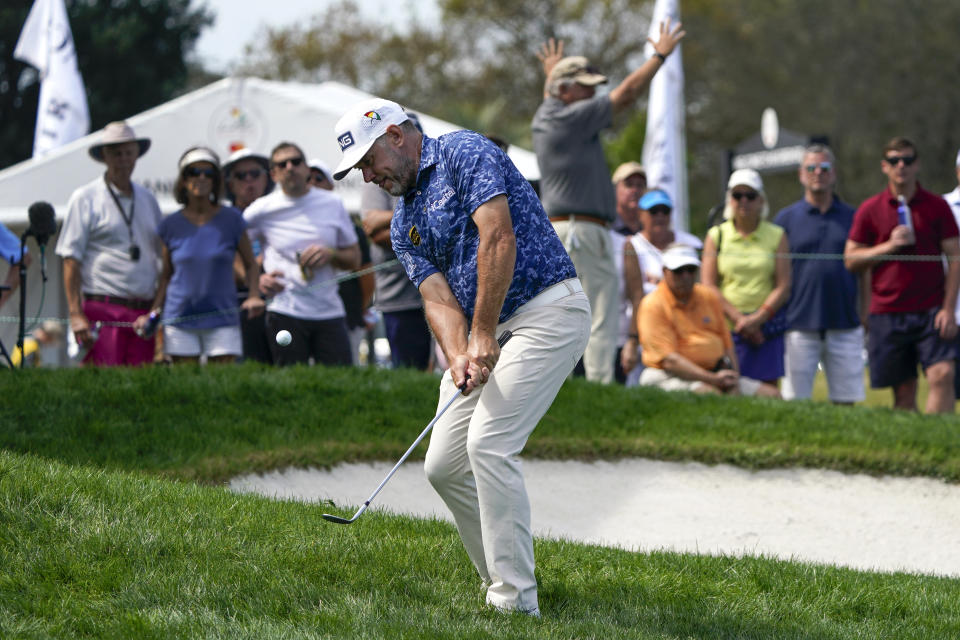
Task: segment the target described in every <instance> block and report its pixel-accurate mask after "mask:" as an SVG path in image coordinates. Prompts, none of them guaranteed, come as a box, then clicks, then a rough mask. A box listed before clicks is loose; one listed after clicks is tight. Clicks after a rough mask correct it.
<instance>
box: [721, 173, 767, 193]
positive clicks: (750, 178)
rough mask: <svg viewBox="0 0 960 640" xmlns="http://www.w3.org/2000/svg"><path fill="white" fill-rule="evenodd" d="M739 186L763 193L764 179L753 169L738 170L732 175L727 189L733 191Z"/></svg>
mask: <svg viewBox="0 0 960 640" xmlns="http://www.w3.org/2000/svg"><path fill="white" fill-rule="evenodd" d="M739 185H743V186H745V187H750V188H751V189H753V190H754V191H757V192H759V193H763V178H761V177H760V174H759V173H757V172H756V171H755V170H753V169H737V170H736V171H734V172H733V173H731V174H730V179H729V180H727V189H733V188H734V187H736V186H739Z"/></svg>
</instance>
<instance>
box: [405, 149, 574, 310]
mask: <svg viewBox="0 0 960 640" xmlns="http://www.w3.org/2000/svg"><path fill="white" fill-rule="evenodd" d="M501 194H505V195H506V196H507V203H508V204H509V206H510V217H511V219H512V220H513V233H514V236H515V237H516V242H517V260H516V264H515V265H514V270H513V281H512V282H511V283H510V288H509V290H508V291H507V296H506V299H505V300H504V303H503V308H502V309H501V310H500V321H501V322H503V321H504V320H506V319H507V318H509V317H510V316H511V315H512V314H513V312H514V311H516V310H517V308H518V307H519V306H520V305H522V304H524V303H526V302H527V301H528V300H530V299H531V298H533V297H534V296H536V295H537V294H538V293H540V292H541V291H543V290H544V289H546V288H547V287H549V286H550V285H553V284H556V283H558V282H561V281H563V280H566V279H568V278H573V277H575V276H576V270H575V269H574V267H573V262H572V261H571V260H570V257H569V256H568V255H567V252H566V250H564V248H563V244H561V242H560V239H559V238H558V237H557V234H556V232H555V231H554V230H553V226H552V225H551V224H550V221H549V219H548V218H547V214H546V213H545V212H544V210H543V207H542V206H541V205H540V200H539V199H538V198H537V194H536V193H535V192H534V191H533V188H532V187H531V186H530V183H528V182H527V181H526V179H524V177H523V176H522V175H521V174H520V172H519V171H518V170H517V168H516V166H514V164H513V161H512V160H510V158H508V157H507V155H506V154H505V153H504V152H503V151H502V150H501V149H500V148H499V147H497V146H496V145H495V144H493V143H492V142H490V141H489V140H487V138H485V137H484V136H482V135H480V134H478V133H475V132H473V131H455V132H453V133H448V134H446V135H443V136H440V137H439V138H428V137H426V136H424V138H423V147H422V150H421V154H420V168H419V171H418V173H417V183H416V186H415V187H413V188H412V189H411V190H410V191H409V192H408V193H407V195H406V196H405V197H404V198H403V199H401V200H399V201H398V202H397V208H396V211H395V212H394V215H393V222H392V224H391V227H390V238H391V240H392V241H393V249H394V251H395V252H396V254H397V257H398V258H399V260H400V262H401V264H403V266H404V268H405V269H406V271H407V275H408V276H409V277H410V280H411V281H413V284H415V285H416V286H417V287H419V286H420V284H421V283H422V282H423V281H424V280H425V279H426V278H427V277H428V276H430V275H432V274H434V273H437V272H439V273H441V274H442V275H443V276H444V277H445V278H446V280H447V283H448V284H449V285H450V289H451V290H452V291H453V295H454V296H456V298H457V301H458V302H459V303H460V307H461V308H462V309H463V312H464V314H465V315H466V317H467V320H468V322H470V321H472V320H473V309H474V303H475V302H476V298H477V245H478V244H479V235H478V232H477V225H476V224H475V223H474V221H473V217H472V215H473V212H474V211H476V210H477V207H479V206H480V205H482V204H483V203H485V202H487V201H488V200H490V199H491V198H494V197H496V196H498V195H501Z"/></svg>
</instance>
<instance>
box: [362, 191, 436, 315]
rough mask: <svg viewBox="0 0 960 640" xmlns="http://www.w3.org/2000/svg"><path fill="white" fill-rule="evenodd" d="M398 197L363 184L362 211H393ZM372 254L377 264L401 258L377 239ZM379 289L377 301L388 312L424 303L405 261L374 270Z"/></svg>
mask: <svg viewBox="0 0 960 640" xmlns="http://www.w3.org/2000/svg"><path fill="white" fill-rule="evenodd" d="M396 204H397V198H395V197H394V196H391V195H390V194H389V193H387V192H386V191H384V190H383V189H381V188H380V187H378V186H377V185H375V184H373V183H368V184H365V185H363V187H362V188H361V192H360V211H361V213H362V212H365V211H370V210H380V209H384V210H387V211H393V210H394V209H395V208H396ZM370 258H371V260H372V262H373V264H374V265H380V264H383V263H384V262H391V261H394V260H396V259H397V255H396V254H395V253H394V252H393V250H392V249H384V248H383V247H381V246H380V245H378V244H377V243H375V242H372V241H371V242H370ZM373 277H374V280H375V281H376V293H375V294H374V295H375V297H374V300H373V303H374V305H376V307H377V309H379V310H380V311H381V312H384V313H393V312H395V311H412V310H414V309H420V308H422V307H423V298H421V297H420V291H418V290H417V288H416V287H415V286H413V283H412V282H410V278H408V277H407V272H406V271H405V270H404V268H403V265H401V264H400V263H399V262H398V263H396V264H394V265H392V266H389V267H385V268H383V269H378V270H377V271H375V272H374V276H373Z"/></svg>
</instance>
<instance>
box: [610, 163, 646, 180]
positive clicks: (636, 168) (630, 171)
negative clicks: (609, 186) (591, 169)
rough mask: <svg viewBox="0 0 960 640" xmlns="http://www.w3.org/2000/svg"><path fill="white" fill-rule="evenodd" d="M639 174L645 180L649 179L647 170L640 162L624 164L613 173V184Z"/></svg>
mask: <svg viewBox="0 0 960 640" xmlns="http://www.w3.org/2000/svg"><path fill="white" fill-rule="evenodd" d="M636 173H639V174H640V175H642V176H643V177H644V178H646V177H647V170H646V169H644V168H643V165H642V164H640V163H639V162H632V161H631V162H624V163H623V164H621V165H620V166H619V167H617V168H616V170H615V171H614V172H613V184H617V183H619V182H622V181H623V180H626V179H627V178H629V177H630V176H632V175H634V174H636Z"/></svg>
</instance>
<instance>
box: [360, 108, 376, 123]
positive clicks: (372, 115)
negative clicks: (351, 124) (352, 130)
mask: <svg viewBox="0 0 960 640" xmlns="http://www.w3.org/2000/svg"><path fill="white" fill-rule="evenodd" d="M363 117H364V118H366V119H365V120H363V119H361V120H360V122H362V123H363V124H364V126H366V127H375V126H377V125H378V124H380V121H381V118H380V114H379V113H377V112H376V111H367V112H366V113H365V114H363Z"/></svg>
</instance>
